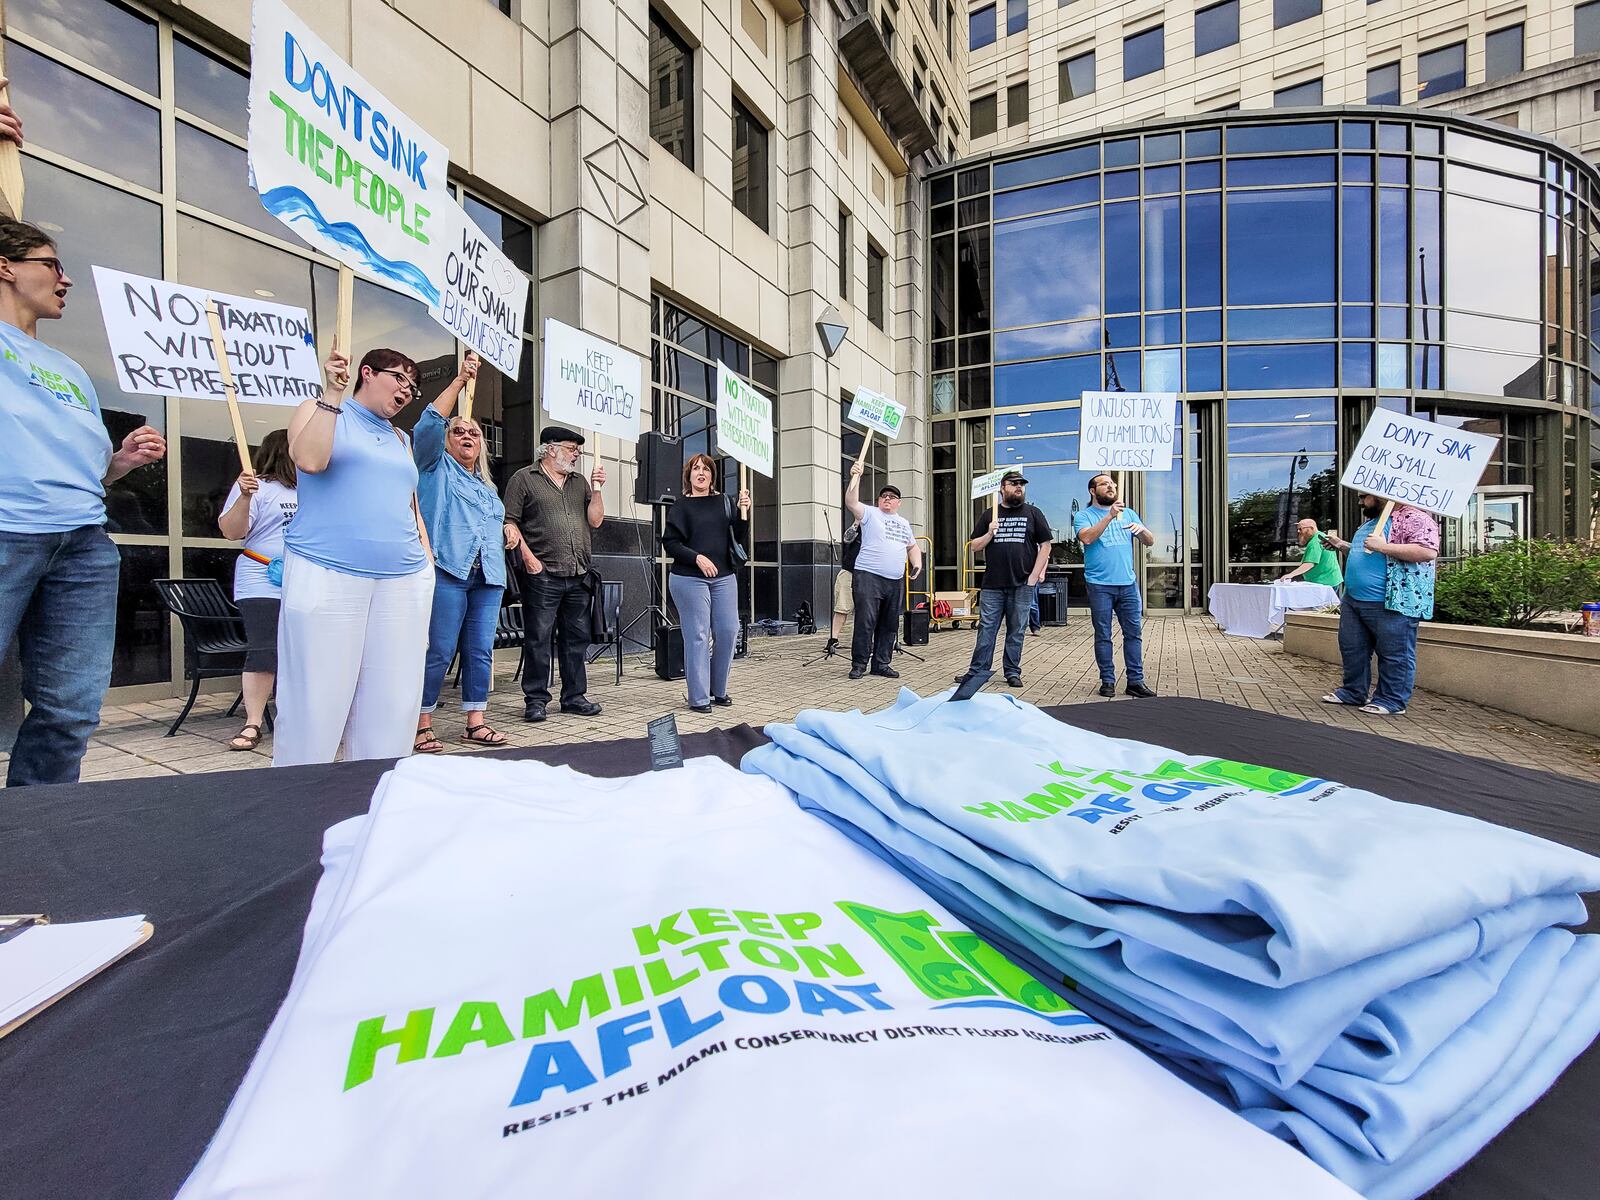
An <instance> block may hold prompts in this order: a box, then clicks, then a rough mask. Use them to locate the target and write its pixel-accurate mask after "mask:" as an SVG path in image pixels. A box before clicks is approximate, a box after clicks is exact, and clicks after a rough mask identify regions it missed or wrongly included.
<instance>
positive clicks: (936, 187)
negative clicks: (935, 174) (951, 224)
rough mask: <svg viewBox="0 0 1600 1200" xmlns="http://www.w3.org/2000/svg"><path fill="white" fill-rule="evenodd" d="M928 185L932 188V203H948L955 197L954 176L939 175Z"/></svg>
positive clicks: (997, 171) (996, 171)
mask: <svg viewBox="0 0 1600 1200" xmlns="http://www.w3.org/2000/svg"><path fill="white" fill-rule="evenodd" d="M999 173H1000V168H998V167H996V168H995V174H996V175H998V174H999ZM929 186H930V187H931V188H932V190H933V198H932V203H934V204H948V203H950V201H952V200H954V199H955V198H956V181H955V177H954V176H951V175H941V176H939V178H937V179H935V180H934V181H933V183H932V184H931V185H929Z"/></svg>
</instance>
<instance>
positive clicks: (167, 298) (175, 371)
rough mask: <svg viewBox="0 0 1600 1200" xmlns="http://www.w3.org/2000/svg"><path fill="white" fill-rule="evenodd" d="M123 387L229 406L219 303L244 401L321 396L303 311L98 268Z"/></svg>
mask: <svg viewBox="0 0 1600 1200" xmlns="http://www.w3.org/2000/svg"><path fill="white" fill-rule="evenodd" d="M94 284H95V291H96V292H97V293H98V294H99V297H100V314H101V317H102V318H103V319H104V321H105V326H106V340H107V341H109V342H110V343H111V360H112V363H113V364H114V365H115V367H116V369H117V383H118V385H119V386H120V387H121V388H122V390H123V391H125V392H129V393H132V394H135V395H140V396H187V397H191V398H194V399H198V400H225V399H226V398H227V388H226V386H225V380H224V378H223V373H222V370H221V369H220V365H219V363H218V359H217V354H216V351H215V349H214V347H213V341H212V337H211V328H210V325H209V324H208V322H207V320H206V304H207V303H208V301H215V302H216V307H217V315H218V318H219V324H220V325H221V328H222V336H223V341H224V343H225V344H226V346H227V357H228V359H229V360H230V364H229V365H231V366H232V368H233V379H234V384H235V387H236V390H237V394H238V398H239V399H240V400H245V401H249V402H250V403H253V404H286V405H296V404H299V403H300V401H302V400H308V399H314V398H316V397H317V396H320V395H322V369H321V367H319V366H318V365H317V351H316V346H315V344H314V341H313V338H312V333H311V318H310V317H309V316H307V315H306V311H305V309H303V308H294V307H292V306H291V305H287V304H273V303H272V302H271V301H268V300H256V299H252V298H249V297H245V296H228V295H224V294H223V293H221V292H207V291H206V290H205V289H203V288H194V287H186V286H185V285H183V284H181V283H168V282H167V281H166V280H163V279H146V278H144V277H143V276H140V275H129V274H127V273H125V272H123V271H113V270H111V269H110V268H109V267H95V268H94Z"/></svg>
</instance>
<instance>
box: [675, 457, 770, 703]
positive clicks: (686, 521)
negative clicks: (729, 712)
mask: <svg viewBox="0 0 1600 1200" xmlns="http://www.w3.org/2000/svg"><path fill="white" fill-rule="evenodd" d="M715 478H716V464H715V463H714V462H713V461H712V460H711V456H710V455H708V454H696V455H694V456H693V457H691V458H690V459H689V461H688V462H687V463H685V464H684V467H683V498H682V499H681V500H679V501H678V502H677V503H676V504H674V505H673V506H672V508H671V509H670V510H669V512H668V513H667V528H666V532H665V533H663V534H662V535H661V544H662V546H663V548H664V549H665V550H666V552H667V554H668V555H669V556H670V557H671V558H672V574H671V576H670V577H669V578H668V580H667V589H668V590H669V591H670V592H671V593H672V603H673V604H674V605H675V606H676V607H677V609H678V623H679V624H680V625H681V626H682V627H683V671H684V675H685V676H686V677H687V680H688V684H689V707H690V708H691V709H693V710H694V711H695V712H699V713H708V712H710V711H711V706H712V705H713V704H719V705H724V706H726V705H729V704H732V703H733V700H732V699H731V698H730V697H729V695H728V672H729V670H730V669H731V668H732V667H733V649H734V644H735V643H736V642H737V641H738V639H739V577H738V574H737V572H738V568H739V566H740V565H741V563H740V562H736V561H735V555H734V547H735V546H736V545H737V546H739V547H741V549H740V551H739V557H740V558H741V559H742V558H743V549H742V547H743V545H744V538H745V530H746V528H747V525H748V522H747V519H746V514H748V513H749V511H750V493H749V492H740V493H739V505H738V508H737V509H735V507H734V504H733V501H732V500H731V499H729V498H728V497H727V496H725V495H723V494H722V493H720V492H718V491H716V490H714V489H713V488H712V486H711V483H712V480H714V479H715Z"/></svg>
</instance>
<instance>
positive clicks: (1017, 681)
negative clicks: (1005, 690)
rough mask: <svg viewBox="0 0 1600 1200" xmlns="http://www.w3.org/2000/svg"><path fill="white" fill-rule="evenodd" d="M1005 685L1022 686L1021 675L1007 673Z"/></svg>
mask: <svg viewBox="0 0 1600 1200" xmlns="http://www.w3.org/2000/svg"><path fill="white" fill-rule="evenodd" d="M1006 686H1007V687H1021V686H1022V676H1021V675H1007V676H1006Z"/></svg>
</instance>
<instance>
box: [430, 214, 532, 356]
mask: <svg viewBox="0 0 1600 1200" xmlns="http://www.w3.org/2000/svg"><path fill="white" fill-rule="evenodd" d="M439 199H440V201H441V203H440V204H439V205H438V207H437V209H436V210H435V211H434V213H433V215H432V218H431V222H430V224H429V226H428V235H429V237H430V238H431V239H432V240H433V242H434V244H435V245H437V246H438V248H439V252H440V255H441V259H440V271H441V276H440V279H439V302H438V303H437V304H435V305H432V306H430V307H429V309H428V311H429V313H430V314H431V315H432V316H433V319H434V320H435V321H437V322H439V324H441V325H443V326H444V327H445V328H446V329H448V330H449V331H450V332H451V333H453V334H454V335H455V336H456V337H458V338H460V339H461V340H462V341H463V342H465V343H466V344H467V345H469V346H471V347H472V348H473V349H474V350H476V351H477V352H478V353H479V354H480V355H482V356H483V360H484V361H485V362H486V363H488V364H489V365H490V366H492V367H494V368H495V369H496V370H498V371H499V372H500V373H501V374H503V375H507V376H509V377H510V378H512V379H515V378H516V377H517V372H518V371H520V370H521V369H522V320H523V314H524V313H525V312H526V310H527V307H528V277H527V276H526V275H524V274H523V273H522V272H521V271H519V270H517V265H516V263H514V262H512V261H511V260H510V259H509V258H507V257H506V256H505V254H503V253H502V252H501V250H500V247H499V246H497V245H495V243H494V240H493V239H492V238H491V237H490V236H489V235H488V234H486V233H484V231H483V230H482V229H480V228H478V224H477V222H476V221H474V220H473V219H472V218H471V217H470V216H468V215H467V211H466V209H464V208H462V207H461V205H459V204H457V203H456V202H455V201H454V200H453V199H451V198H450V197H449V196H441V197H439Z"/></svg>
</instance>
